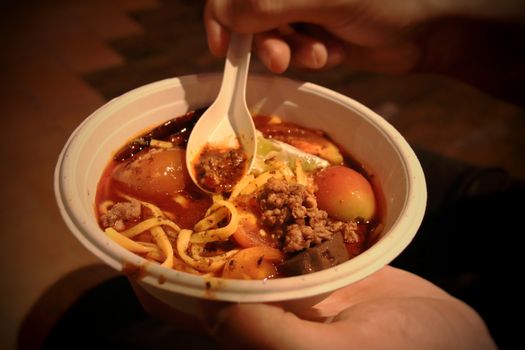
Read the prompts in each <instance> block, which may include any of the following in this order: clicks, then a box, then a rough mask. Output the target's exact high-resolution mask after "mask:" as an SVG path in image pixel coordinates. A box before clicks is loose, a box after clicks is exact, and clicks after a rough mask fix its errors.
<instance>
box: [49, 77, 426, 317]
mask: <svg viewBox="0 0 525 350" xmlns="http://www.w3.org/2000/svg"><path fill="white" fill-rule="evenodd" d="M220 81H221V75H219V74H212V75H189V76H183V77H180V78H173V79H167V80H163V81H159V82H155V83H152V84H149V85H146V86H143V87H140V88H137V89H135V90H132V91H130V92H128V93H126V94H124V95H122V96H120V97H118V98H115V99H114V100H112V101H110V102H108V103H107V104H105V105H104V106H102V107H101V108H99V109H98V110H97V111H95V112H94V113H93V114H91V115H90V116H89V117H88V118H87V119H86V120H84V122H83V123H82V124H81V125H80V126H79V127H78V128H77V129H76V130H75V131H74V132H73V134H72V135H71V137H70V138H69V140H68V141H67V143H66V145H65V146H64V148H63V150H62V153H61V154H60V157H59V159H58V164H57V166H56V170H55V195H56V199H57V202H58V206H59V208H60V211H61V214H62V216H63V218H64V220H65V222H66V224H67V225H68V227H69V229H70V230H71V231H72V232H73V234H74V235H75V236H76V237H77V238H78V239H79V240H80V241H81V242H82V243H83V244H84V245H85V246H86V247H87V248H88V249H89V250H90V251H91V252H93V253H94V254H95V255H96V256H98V257H99V258H100V259H102V260H103V261H104V262H106V263H107V264H108V265H110V266H111V267H113V268H115V269H117V270H127V271H129V267H130V266H136V267H139V268H140V273H139V274H138V275H139V276H140V281H141V284H142V285H143V286H144V287H145V288H146V289H147V290H148V291H149V292H150V293H151V294H153V295H155V296H156V297H158V298H159V299H161V300H163V301H164V302H167V303H168V304H170V305H173V306H175V307H177V308H179V309H183V310H184V311H188V312H193V313H195V312H197V313H198V311H197V305H198V304H199V300H201V299H208V300H217V301H230V302H284V301H287V302H286V303H285V306H286V307H288V308H289V309H290V310H292V311H294V312H297V313H302V312H303V311H305V310H306V308H308V306H311V305H313V304H315V303H316V302H318V301H320V300H322V299H323V298H324V297H326V296H327V295H329V294H330V293H331V292H333V291H335V290H336V289H339V288H341V287H344V286H346V285H348V284H351V283H353V282H356V281H358V280H361V279H363V278H364V277H366V276H368V275H370V274H372V273H373V272H375V271H377V270H379V269H380V268H381V267H383V266H384V265H386V264H388V263H389V262H391V261H392V260H393V259H394V258H395V257H396V256H398V255H399V254H400V253H401V252H402V251H403V249H405V247H406V246H407V245H408V244H409V243H410V241H411V240H412V238H413V237H414V235H415V234H416V232H417V230H418V228H419V225H420V224H421V221H422V219H423V215H424V212H425V206H426V185H425V178H424V174H423V171H422V169H421V165H420V163H419V161H418V159H417V158H416V156H415V154H414V152H413V151H412V149H411V148H410V146H409V145H408V143H407V142H406V141H405V139H404V138H403V137H402V136H401V135H400V134H399V132H397V131H396V130H395V129H394V128H393V127H392V126H391V125H390V124H389V123H388V122H387V121H385V120H384V119H383V118H382V117H380V116H379V115H377V114H376V113H374V112H373V111H371V110H370V109H368V108H367V107H365V106H363V105H361V104H360V103H358V102H356V101H354V100H352V99H351V98H349V97H346V96H343V95H341V94H339V93H336V92H334V91H331V90H329V89H326V88H323V87H321V86H318V85H315V84H311V83H304V82H298V81H293V80H289V79H286V78H282V77H278V76H250V78H249V80H248V86H247V87H248V93H247V100H248V106H249V107H250V109H251V110H252V112H254V113H259V114H263V115H271V114H273V115H278V116H280V117H282V118H283V119H286V120H289V121H292V122H295V123H297V124H300V125H303V126H307V127H311V128H314V129H321V130H324V131H326V132H327V133H328V134H329V135H330V136H331V137H332V139H334V140H335V141H336V142H337V143H338V144H340V145H341V146H342V147H343V148H344V149H345V150H346V151H347V152H349V153H350V154H351V155H352V156H353V158H355V159H356V160H357V161H359V162H360V163H362V164H363V165H364V166H365V168H366V169H367V170H368V171H369V172H370V173H371V174H372V175H373V177H374V181H375V182H376V183H377V184H378V186H379V189H380V190H381V192H382V195H383V197H384V206H385V210H384V215H383V224H384V230H383V233H382V236H381V238H380V239H379V240H378V241H377V243H375V244H374V245H373V246H372V247H370V248H369V249H368V250H366V251H365V252H363V253H362V254H360V255H359V256H357V257H355V258H353V259H351V260H349V261H347V262H345V263H343V264H341V265H338V266H336V267H333V268H329V269H326V270H323V271H320V272H316V273H312V274H307V275H302V276H295V277H287V278H280V279H275V280H266V281H245V280H226V279H221V278H203V277H200V276H195V275H191V274H188V273H184V272H179V271H176V270H170V269H166V268H163V267H161V266H160V265H158V264H155V263H151V262H147V261H146V260H145V259H143V258H141V257H140V256H138V255H135V254H133V253H131V252H129V251H127V250H126V249H124V248H122V247H120V246H119V245H117V244H116V243H114V242H113V241H111V240H110V239H109V238H108V237H107V236H106V235H105V234H104V232H103V231H102V230H101V229H100V227H99V226H98V224H97V220H96V217H95V210H94V203H95V194H96V190H97V183H98V181H99V179H100V177H101V174H102V171H103V170H104V168H105V167H106V165H107V164H108V162H109V161H110V158H111V156H112V155H113V154H114V152H115V151H116V150H118V149H119V148H120V147H121V146H123V145H124V144H126V142H127V141H129V140H130V138H132V137H134V136H137V135H138V134H140V133H141V132H144V131H146V130H148V129H150V128H152V127H154V126H157V125H159V124H161V123H162V122H164V121H166V120H168V119H171V118H174V117H176V116H179V115H182V114H184V113H185V112H186V111H188V110H193V109H196V108H200V107H205V106H208V105H209V104H210V103H211V102H212V101H213V100H214V98H215V96H216V94H217V92H218V89H219V85H220Z"/></svg>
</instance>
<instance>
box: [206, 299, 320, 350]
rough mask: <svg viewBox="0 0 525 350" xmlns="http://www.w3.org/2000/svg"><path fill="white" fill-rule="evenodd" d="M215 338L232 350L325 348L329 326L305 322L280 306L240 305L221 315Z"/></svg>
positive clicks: (213, 333)
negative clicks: (325, 333)
mask: <svg viewBox="0 0 525 350" xmlns="http://www.w3.org/2000/svg"><path fill="white" fill-rule="evenodd" d="M219 319H220V321H219V323H218V324H217V325H216V327H215V328H214V329H213V331H212V336H213V337H214V338H216V340H217V341H218V342H219V343H220V344H221V345H223V346H224V347H225V348H228V349H277V348H279V349H306V348H308V349H315V348H319V349H320V348H323V345H325V343H326V342H325V341H323V339H326V336H322V334H323V333H324V332H330V330H329V329H327V328H326V326H327V325H325V324H322V323H314V322H309V321H304V320H301V319H300V318H298V317H297V316H295V315H294V314H292V313H289V312H285V311H284V310H283V309H281V308H280V307H278V306H274V305H266V304H237V305H233V306H230V307H228V308H226V309H224V310H222V311H221V315H220V316H219Z"/></svg>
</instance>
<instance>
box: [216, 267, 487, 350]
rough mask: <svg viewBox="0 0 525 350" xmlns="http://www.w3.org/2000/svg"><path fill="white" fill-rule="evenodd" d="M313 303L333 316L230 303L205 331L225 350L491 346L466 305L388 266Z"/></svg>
mask: <svg viewBox="0 0 525 350" xmlns="http://www.w3.org/2000/svg"><path fill="white" fill-rule="evenodd" d="M319 307H320V308H321V309H323V312H325V313H326V312H328V313H331V312H333V313H334V314H335V315H336V316H335V317H334V318H333V319H331V320H329V321H326V322H324V323H320V322H313V321H307V320H302V319H300V318H299V317H297V316H296V315H294V314H292V313H289V312H286V311H285V310H283V309H282V308H280V307H279V306H275V305H266V304H236V305H233V306H228V307H226V308H224V309H222V310H221V311H220V312H219V313H218V314H217V315H215V316H216V323H215V324H214V326H213V327H211V334H212V336H213V337H214V338H215V339H216V340H217V341H218V342H219V343H220V344H221V345H222V346H224V348H227V349H244V348H249V349H343V348H345V349H350V348H356V349H496V345H495V344H494V342H493V340H492V338H491V336H490V335H489V332H488V330H487V328H486V326H485V324H484V322H483V321H482V319H481V318H480V317H479V316H478V315H477V313H476V312H475V311H474V310H472V309H471V308H470V307H469V306H467V305H466V304H464V303H463V302H461V301H459V300H457V299H455V298H453V297H452V296H450V295H449V294H447V293H446V292H444V291H443V290H441V289H440V288H438V287H436V286H435V285H433V284H432V283H430V282H428V281H427V280H424V279H422V278H420V277H418V276H416V275H413V274H411V273H409V272H406V271H403V270H399V269H396V268H393V267H389V266H386V267H384V268H383V269H382V270H380V271H378V272H376V273H375V274H373V275H372V276H370V277H368V278H366V279H364V280H362V281H360V282H357V283H355V284H352V285H350V286H348V287H346V288H343V289H341V290H339V291H337V292H335V293H334V294H332V295H331V296H330V297H329V298H328V299H326V300H325V301H323V302H322V303H321V304H320V305H319Z"/></svg>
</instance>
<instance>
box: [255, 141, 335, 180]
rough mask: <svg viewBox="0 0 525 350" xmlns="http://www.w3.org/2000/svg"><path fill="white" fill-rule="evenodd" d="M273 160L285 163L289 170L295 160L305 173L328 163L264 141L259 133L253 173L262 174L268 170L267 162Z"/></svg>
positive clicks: (293, 165)
mask: <svg viewBox="0 0 525 350" xmlns="http://www.w3.org/2000/svg"><path fill="white" fill-rule="evenodd" d="M269 159H275V160H280V161H283V162H285V163H286V164H287V165H288V167H290V168H291V169H294V168H295V162H296V160H297V159H299V161H300V162H301V165H302V168H303V170H304V171H306V172H310V171H314V170H316V169H320V168H326V167H327V166H329V165H330V163H329V162H328V161H326V160H324V159H322V158H319V157H317V156H314V155H313V154H310V153H306V152H304V151H301V150H300V149H298V148H296V147H294V146H292V145H289V144H287V143H284V142H281V141H278V140H274V139H266V138H264V137H263V136H262V134H261V133H258V135H257V154H256V155H255V163H254V169H253V171H254V172H256V173H262V172H264V171H267V170H269V169H268V165H267V161H268V160H269Z"/></svg>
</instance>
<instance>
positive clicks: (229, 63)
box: [186, 33, 257, 192]
mask: <svg viewBox="0 0 525 350" xmlns="http://www.w3.org/2000/svg"><path fill="white" fill-rule="evenodd" d="M251 45H252V35H251V34H249V35H248V34H239V33H232V34H231V38H230V44H229V47H228V53H227V56H226V63H225V65H224V75H223V78H222V84H221V88H220V91H219V94H218V95H217V98H216V99H215V101H214V102H213V103H212V105H211V106H210V107H209V108H208V109H207V110H206V112H204V114H203V115H202V116H201V117H200V118H199V120H198V121H197V123H196V124H195V126H194V128H193V130H192V132H191V134H190V137H189V139H188V145H187V148H186V166H187V168H188V171H189V173H190V177H191V179H192V180H193V182H194V183H195V184H196V185H197V186H198V187H199V188H201V189H202V190H204V191H206V192H211V191H210V189H208V188H203V186H201V184H200V183H199V181H198V179H197V174H196V171H195V161H196V158H197V157H198V156H199V154H200V153H201V152H202V150H203V149H204V147H205V146H206V145H210V146H219V147H222V148H239V147H240V148H241V149H242V150H243V152H244V154H245V155H246V163H245V169H244V174H247V173H248V172H249V170H250V169H251V167H252V165H253V162H254V158H255V151H256V149H257V137H256V133H255V125H254V123H253V119H252V116H251V114H250V111H249V110H248V106H247V105H246V80H247V76H248V67H249V63H250V50H251Z"/></svg>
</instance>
